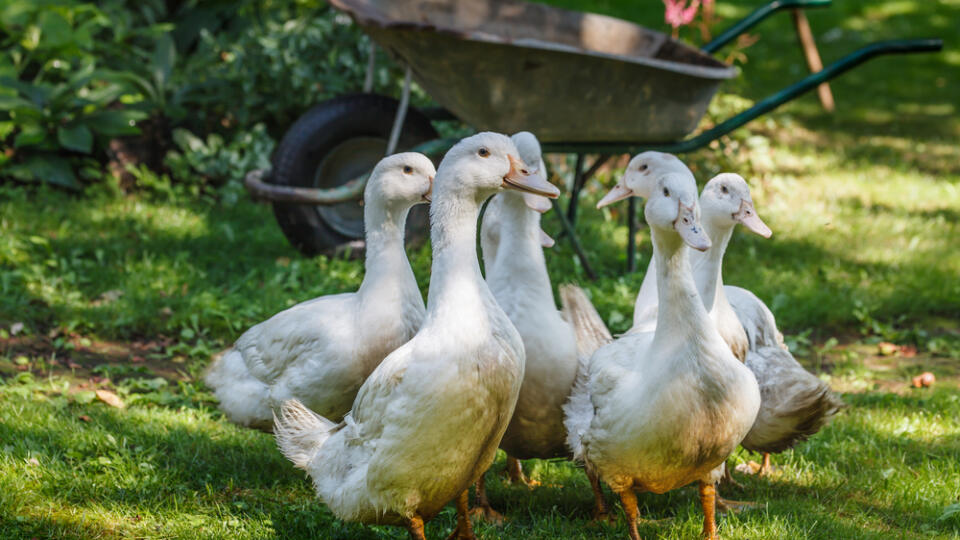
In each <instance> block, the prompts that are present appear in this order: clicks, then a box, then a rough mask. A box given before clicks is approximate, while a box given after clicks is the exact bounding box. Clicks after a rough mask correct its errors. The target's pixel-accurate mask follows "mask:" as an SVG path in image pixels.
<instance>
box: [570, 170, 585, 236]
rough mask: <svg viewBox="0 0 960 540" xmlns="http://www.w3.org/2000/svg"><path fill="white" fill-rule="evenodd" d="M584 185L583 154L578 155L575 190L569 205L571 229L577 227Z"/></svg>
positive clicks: (571, 191)
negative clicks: (578, 209)
mask: <svg viewBox="0 0 960 540" xmlns="http://www.w3.org/2000/svg"><path fill="white" fill-rule="evenodd" d="M583 183H584V179H583V154H577V163H576V165H574V169H573V189H571V190H570V203H569V204H567V221H569V222H570V226H571V227H576V226H577V203H578V202H580V188H582V187H583Z"/></svg>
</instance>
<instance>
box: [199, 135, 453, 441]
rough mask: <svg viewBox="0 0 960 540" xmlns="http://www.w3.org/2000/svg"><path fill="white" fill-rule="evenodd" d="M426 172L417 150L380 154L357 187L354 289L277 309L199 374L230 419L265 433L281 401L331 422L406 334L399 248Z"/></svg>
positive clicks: (417, 298)
mask: <svg viewBox="0 0 960 540" xmlns="http://www.w3.org/2000/svg"><path fill="white" fill-rule="evenodd" d="M406 171H409V172H406ZM434 174H435V170H434V167H433V164H432V163H431V162H430V160H429V159H427V158H426V156H423V155H421V154H415V153H404V154H397V155H394V156H390V157H388V158H385V159H384V160H383V161H381V162H380V163H379V164H378V165H377V168H376V169H375V170H374V173H373V174H372V175H371V179H370V182H368V185H367V188H366V191H365V194H364V199H365V201H366V206H365V207H364V225H365V236H366V245H367V249H366V265H365V266H366V274H365V275H364V279H363V282H362V284H361V285H360V288H359V290H358V291H356V292H352V293H342V294H336V295H330V296H323V297H320V298H314V299H312V300H308V301H306V302H302V303H300V304H297V305H295V306H293V307H291V308H289V309H287V310H284V311H282V312H280V313H277V314H276V315H274V316H273V317H271V318H270V319H268V320H266V321H264V322H262V323H259V324H257V325H255V326H253V327H251V328H250V329H249V330H247V331H246V332H244V333H243V335H241V336H240V338H239V339H238V340H237V341H236V343H235V344H234V346H233V348H232V349H230V350H229V351H227V352H226V353H225V354H224V355H223V356H222V357H221V358H220V359H218V360H217V361H215V362H214V364H213V365H212V366H211V368H210V369H209V371H208V372H207V374H206V377H205V380H206V382H207V384H208V385H209V386H210V387H211V388H213V390H214V394H215V395H216V396H217V398H218V399H219V400H220V408H221V409H222V410H223V411H224V412H225V413H226V415H227V417H228V418H229V419H230V420H231V421H233V422H234V423H237V424H240V425H244V426H250V427H255V428H259V429H265V430H269V429H270V428H271V427H272V426H273V411H274V410H275V409H277V408H278V407H279V406H280V405H281V404H282V403H283V402H284V401H286V400H288V399H298V400H300V401H301V402H302V403H304V404H305V405H306V406H307V407H309V408H310V409H311V410H313V411H315V412H317V413H319V414H321V415H322V416H324V417H326V418H330V419H335V420H337V421H339V420H340V419H341V418H342V417H343V415H344V414H346V413H347V411H349V410H350V406H351V405H352V403H353V399H354V397H355V396H356V393H357V391H358V390H359V388H360V385H362V384H363V382H364V380H366V378H367V376H369V375H370V373H371V372H372V371H373V370H374V369H375V368H376V367H377V365H379V363H380V362H381V361H382V360H383V359H384V357H386V355H387V354H389V353H390V352H392V351H393V350H395V349H396V348H397V347H399V346H400V345H402V344H404V343H406V342H407V341H408V340H409V339H410V338H412V337H413V336H414V334H416V332H417V329H419V327H420V324H421V323H422V321H423V318H424V304H423V298H422V297H421V295H420V291H419V289H418V288H417V282H416V279H415V277H414V275H413V270H412V269H411V268H410V263H409V261H408V260H407V256H406V251H405V250H404V238H403V236H404V225H405V222H406V217H407V214H408V212H409V210H410V208H411V207H412V206H413V205H415V204H418V203H420V202H424V199H423V197H424V196H425V194H427V193H429V190H430V185H431V184H430V183H431V181H432V178H433V175H434Z"/></svg>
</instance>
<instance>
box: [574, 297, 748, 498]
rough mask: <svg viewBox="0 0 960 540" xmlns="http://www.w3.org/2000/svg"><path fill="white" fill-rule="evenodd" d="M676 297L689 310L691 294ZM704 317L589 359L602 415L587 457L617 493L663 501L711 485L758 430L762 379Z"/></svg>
mask: <svg viewBox="0 0 960 540" xmlns="http://www.w3.org/2000/svg"><path fill="white" fill-rule="evenodd" d="M691 282H692V281H691ZM677 292H678V293H679V295H680V296H685V297H686V299H687V301H688V303H689V300H690V294H689V293H690V291H689V290H688V291H686V292H685V293H683V292H679V291H677ZM681 300H683V299H682V298H679V299H677V300H676V301H681ZM693 300H696V301H698V302H699V297H698V296H696V295H695V294H694V295H693ZM669 301H670V302H674V301H675V300H673V299H671V300H669ZM688 307H689V306H688ZM701 310H702V305H701ZM700 317H701V321H699V322H700V324H698V325H684V324H683V321H678V320H674V321H673V322H674V323H676V324H671V323H668V322H667V320H663V321H661V324H660V325H659V326H658V328H662V330H661V331H660V332H659V335H651V334H650V333H635V334H629V335H626V336H623V337H622V338H621V339H619V340H617V341H615V342H614V343H612V344H610V345H608V346H606V347H604V348H602V349H600V350H598V351H597V352H596V353H595V354H594V356H593V357H592V358H591V360H590V375H589V380H590V383H589V386H590V393H591V402H592V403H593V405H594V407H595V411H596V412H595V414H594V418H593V419H592V420H591V423H590V428H589V430H588V431H587V432H586V433H585V434H584V436H583V454H584V456H585V458H586V459H587V460H588V461H589V462H590V463H591V464H592V465H593V466H594V467H596V469H597V470H598V471H599V472H600V475H601V477H602V478H603V479H604V481H606V482H607V483H608V484H609V485H610V486H611V488H612V489H614V491H618V492H619V491H622V490H624V489H627V488H628V487H630V486H632V487H635V488H638V489H641V490H645V491H651V492H654V493H664V492H666V491H670V490H672V489H675V488H678V487H681V486H684V485H686V484H689V483H691V482H694V481H697V480H702V479H704V478H705V477H710V476H711V475H712V474H713V471H714V470H715V469H716V468H717V467H718V466H719V465H720V464H721V463H723V461H724V460H725V459H726V458H727V456H729V455H730V453H732V452H733V450H734V449H735V448H736V446H737V444H739V442H740V441H741V440H742V439H743V437H744V436H746V433H747V431H749V429H750V426H751V425H752V424H753V420H754V418H755V417H756V412H757V409H758V407H759V390H758V389H757V384H756V380H755V379H754V378H753V375H752V374H751V373H750V371H749V370H748V369H747V368H746V367H744V366H743V364H741V363H740V362H738V361H736V359H735V358H734V357H733V356H732V354H730V353H729V349H728V348H727V346H726V343H725V342H724V341H723V339H722V338H721V337H720V335H719V333H718V332H717V331H716V330H715V329H713V330H712V331H709V330H710V329H709V328H707V330H708V331H704V326H707V325H703V320H702V318H706V317H707V314H706V312H705V311H703V312H702V313H701V314H700ZM698 326H699V328H697V327H698ZM724 353H726V354H724ZM624 410H629V411H632V414H630V415H624V414H623V411H624Z"/></svg>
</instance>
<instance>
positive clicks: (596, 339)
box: [560, 283, 613, 360]
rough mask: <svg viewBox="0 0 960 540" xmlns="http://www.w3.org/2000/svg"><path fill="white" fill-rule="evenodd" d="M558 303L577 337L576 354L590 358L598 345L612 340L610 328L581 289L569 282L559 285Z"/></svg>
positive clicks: (600, 345) (601, 345)
mask: <svg viewBox="0 0 960 540" xmlns="http://www.w3.org/2000/svg"><path fill="white" fill-rule="evenodd" d="M560 304H561V305H562V306H563V315H564V317H565V318H566V319H567V322H569V323H570V325H571V326H573V331H574V334H575V335H576V337H577V356H579V357H580V358H581V360H582V359H584V358H590V357H591V356H592V355H593V353H594V352H596V350H597V349H599V348H600V347H603V346H604V345H606V344H607V343H610V342H611V341H613V336H612V335H610V330H607V325H605V324H604V323H603V319H601V318H600V314H599V313H597V309H596V308H595V307H593V304H592V303H591V302H590V299H589V298H587V294H586V293H584V292H583V289H581V288H580V287H577V286H576V285H571V284H569V283H567V284H564V285H561V286H560Z"/></svg>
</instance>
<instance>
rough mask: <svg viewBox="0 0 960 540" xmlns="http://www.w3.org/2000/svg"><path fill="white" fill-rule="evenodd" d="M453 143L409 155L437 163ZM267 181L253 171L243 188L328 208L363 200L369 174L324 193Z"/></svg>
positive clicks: (429, 145) (265, 173)
mask: <svg viewBox="0 0 960 540" xmlns="http://www.w3.org/2000/svg"><path fill="white" fill-rule="evenodd" d="M456 143H457V139H434V140H431V141H427V142H425V143H423V144H421V145H419V146H417V147H416V148H414V149H413V150H411V151H413V152H420V153H422V154H426V155H427V156H429V157H431V158H433V159H436V160H438V161H439V160H440V158H442V157H443V154H445V153H446V152H447V150H449V149H450V148H452V147H453V145H455V144H456ZM269 177H270V171H269V170H264V169H256V170H253V171H250V172H248V173H247V176H246V177H245V178H244V179H243V185H244V187H246V188H247V191H249V192H250V195H251V196H252V197H253V198H255V199H262V200H267V201H272V202H287V203H297V204H311V205H319V206H329V205H333V204H341V203H345V202H350V201H359V200H362V199H363V190H364V188H366V185H367V179H368V178H369V177H370V173H364V174H362V175H360V176H358V177H356V178H353V179H352V180H350V181H348V182H346V183H343V184H341V185H339V186H336V187H332V188H325V189H321V188H305V187H294V186H282V185H280V184H272V183H270V182H269Z"/></svg>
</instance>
